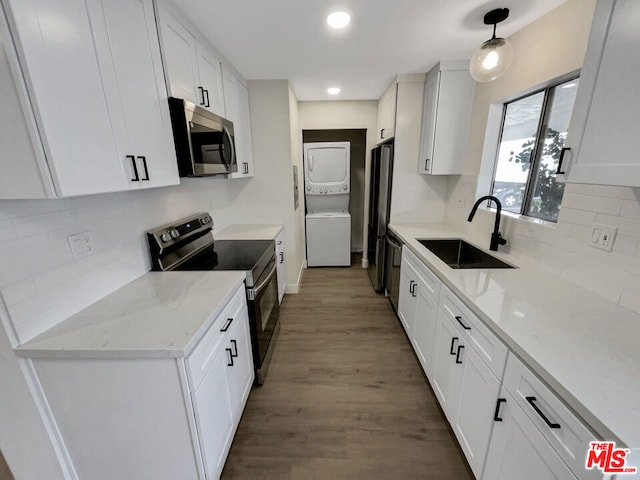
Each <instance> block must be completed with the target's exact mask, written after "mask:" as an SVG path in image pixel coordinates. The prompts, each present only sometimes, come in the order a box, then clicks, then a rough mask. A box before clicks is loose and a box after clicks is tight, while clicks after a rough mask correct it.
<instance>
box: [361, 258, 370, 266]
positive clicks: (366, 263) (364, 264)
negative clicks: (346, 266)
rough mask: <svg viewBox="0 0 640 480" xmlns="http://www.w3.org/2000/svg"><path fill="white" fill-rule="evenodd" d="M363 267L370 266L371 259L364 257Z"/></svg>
mask: <svg viewBox="0 0 640 480" xmlns="http://www.w3.org/2000/svg"><path fill="white" fill-rule="evenodd" d="M362 268H369V260H367V259H366V258H363V259H362Z"/></svg>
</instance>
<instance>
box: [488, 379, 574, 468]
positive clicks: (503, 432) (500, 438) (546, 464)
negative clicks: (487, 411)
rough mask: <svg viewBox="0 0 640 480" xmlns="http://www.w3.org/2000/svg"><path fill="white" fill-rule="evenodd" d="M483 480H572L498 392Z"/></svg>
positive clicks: (524, 418)
mask: <svg viewBox="0 0 640 480" xmlns="http://www.w3.org/2000/svg"><path fill="white" fill-rule="evenodd" d="M501 398H502V399H504V400H506V402H503V403H501V406H500V411H499V412H498V418H500V421H498V422H496V423H495V426H494V429H493V435H492V437H491V447H490V448H489V454H488V457H487V464H486V468H485V470H484V475H483V476H482V478H483V479H484V480H513V479H515V478H517V479H518V480H543V479H544V480H552V479H557V480H576V477H575V476H574V475H573V474H572V473H571V470H569V467H567V465H566V464H565V463H564V462H563V461H562V460H561V459H560V456H559V455H558V453H557V452H556V451H555V450H554V449H553V448H552V447H551V445H549V443H548V442H547V441H546V440H545V439H544V437H543V436H542V434H541V433H540V432H539V431H538V429H537V428H536V427H535V426H534V425H533V423H532V422H531V420H530V419H529V417H527V415H526V414H525V413H524V411H523V410H522V409H521V408H520V407H519V406H518V405H517V404H516V402H515V400H513V397H511V395H509V393H508V391H507V389H506V388H504V387H503V388H502V392H501Z"/></svg>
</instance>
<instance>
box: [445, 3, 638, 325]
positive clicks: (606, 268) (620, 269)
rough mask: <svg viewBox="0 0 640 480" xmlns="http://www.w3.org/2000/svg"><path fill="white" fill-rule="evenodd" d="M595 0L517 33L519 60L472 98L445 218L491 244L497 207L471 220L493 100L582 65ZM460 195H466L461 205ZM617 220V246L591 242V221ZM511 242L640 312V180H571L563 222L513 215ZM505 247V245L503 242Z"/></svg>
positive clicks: (506, 226)
mask: <svg viewBox="0 0 640 480" xmlns="http://www.w3.org/2000/svg"><path fill="white" fill-rule="evenodd" d="M594 5H595V0H568V1H567V2H566V3H564V4H563V5H561V6H560V7H558V8H557V9H555V10H553V11H551V12H550V13H548V14H547V15H545V16H543V17H541V18H540V19H538V20H537V21H536V22H534V23H532V24H530V25H528V26H527V27H525V28H523V29H522V30H520V31H519V32H517V33H516V34H514V35H513V36H511V37H510V41H511V43H512V45H513V50H514V60H513V64H512V65H511V67H510V68H509V70H508V71H507V72H506V73H505V75H503V76H502V77H501V78H499V79H498V80H496V81H494V82H491V83H487V84H478V85H477V88H476V94H475V97H474V103H473V112H472V120H471V128H470V133H469V145H468V149H467V155H466V161H465V170H464V171H465V175H463V176H461V177H452V179H451V180H450V185H449V192H448V198H447V211H446V221H447V223H450V224H453V225H455V226H457V227H459V228H461V229H463V230H466V231H468V233H469V234H470V235H471V236H472V237H473V238H474V239H475V240H476V241H477V242H478V243H480V244H481V245H483V246H485V247H487V246H488V244H489V236H490V232H491V231H492V230H493V226H492V224H493V213H488V212H486V211H480V212H479V215H478V216H477V217H476V219H474V221H473V223H472V224H469V223H467V222H466V216H467V215H468V213H469V210H470V209H471V206H472V204H473V201H474V199H475V198H476V194H478V195H480V194H483V193H488V192H482V191H481V192H476V185H477V183H478V173H479V172H480V164H481V159H482V149H483V143H484V136H485V130H486V126H487V114H488V111H489V106H490V105H491V104H492V103H493V102H497V101H499V100H501V99H504V98H506V97H510V96H512V95H514V94H516V93H518V92H520V91H522V90H525V89H527V88H529V87H532V86H534V85H537V84H539V83H543V82H545V81H548V80H550V79H552V78H554V77H557V76H560V75H562V74H564V73H567V72H570V71H572V70H575V69H577V68H580V67H581V66H582V62H583V59H584V52H585V48H586V41H587V37H588V33H589V29H590V26H591V17H592V14H593V8H594ZM459 202H460V203H466V205H465V206H464V208H460V207H459V206H458V205H459ZM593 222H596V223H604V224H607V225H614V226H617V227H618V229H619V230H618V238H616V241H615V244H614V247H613V252H611V253H608V252H604V251H601V250H597V249H594V248H592V247H590V246H588V243H589V241H590V238H591V224H592V223H593ZM502 231H503V234H504V236H505V238H507V240H508V244H507V245H506V248H505V250H509V251H510V252H511V253H512V254H514V255H515V256H516V258H517V257H526V258H529V259H531V258H533V259H535V261H536V262H537V263H538V264H539V265H541V266H542V267H544V268H546V269H548V270H550V271H552V272H554V273H557V274H559V275H561V276H563V277H565V278H567V279H569V280H571V281H574V282H575V283H577V284H579V285H581V286H583V287H585V288H588V289H590V290H592V291H593V292H595V293H597V294H598V295H602V296H603V297H605V298H607V299H609V300H611V301H613V302H616V303H619V304H620V305H622V306H624V307H626V308H629V309H631V310H634V311H636V312H640V188H626V187H624V188H623V187H606V186H594V185H575V184H573V185H572V184H568V185H567V186H566V188H565V193H564V198H563V201H562V206H561V210H560V217H559V220H558V223H557V225H553V224H540V223H536V222H531V221H524V220H517V219H514V218H512V217H509V218H507V219H505V220H504V221H503V226H502ZM501 248H503V247H501Z"/></svg>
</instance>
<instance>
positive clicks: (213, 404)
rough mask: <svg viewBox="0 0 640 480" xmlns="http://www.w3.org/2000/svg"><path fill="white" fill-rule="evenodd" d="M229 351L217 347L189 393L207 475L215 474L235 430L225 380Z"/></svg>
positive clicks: (220, 467) (219, 469)
mask: <svg viewBox="0 0 640 480" xmlns="http://www.w3.org/2000/svg"><path fill="white" fill-rule="evenodd" d="M229 363H231V354H230V352H229V351H228V350H225V349H224V348H221V349H219V351H218V353H217V354H216V359H215V360H214V361H213V363H212V364H211V367H210V368H209V371H208V372H207V373H206V375H205V376H204V378H203V380H202V383H200V386H199V387H198V389H197V390H196V391H195V393H193V394H192V397H193V408H194V410H195V415H196V425H197V428H198V438H199V439H200V449H201V451H202V457H203V460H204V466H205V471H206V474H207V478H210V479H212V478H218V476H219V475H220V472H221V471H222V467H223V466H224V462H225V460H226V457H227V452H228V449H229V446H230V443H231V440H232V435H233V432H234V421H233V412H232V408H231V401H230V397H229V388H228V386H227V385H228V382H227V365H228V364H229Z"/></svg>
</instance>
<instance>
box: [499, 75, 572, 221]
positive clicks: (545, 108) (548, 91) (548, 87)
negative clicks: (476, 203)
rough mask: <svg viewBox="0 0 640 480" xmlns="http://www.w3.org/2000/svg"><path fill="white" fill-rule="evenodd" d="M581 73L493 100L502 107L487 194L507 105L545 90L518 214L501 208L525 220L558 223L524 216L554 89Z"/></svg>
mask: <svg viewBox="0 0 640 480" xmlns="http://www.w3.org/2000/svg"><path fill="white" fill-rule="evenodd" d="M580 73H581V70H580V69H578V70H574V71H572V72H569V73H566V74H564V75H560V76H558V77H555V78H553V79H551V80H549V81H548V82H544V83H543V84H539V85H536V86H535V87H532V88H529V89H526V90H524V91H522V92H519V93H518V94H516V95H514V96H513V97H509V98H506V99H503V100H502V101H498V102H495V104H497V105H499V106H500V108H501V115H500V124H499V128H498V129H497V133H498V135H497V141H496V142H495V146H494V148H495V150H494V152H493V158H492V163H493V168H492V174H491V182H490V183H489V194H490V195H493V192H494V189H495V181H496V173H497V170H498V159H499V156H500V145H501V144H502V136H503V133H504V124H505V120H506V115H507V106H508V105H509V104H511V103H514V102H517V101H519V100H522V99H524V98H527V97H532V96H534V95H536V94H538V93H540V92H544V97H543V101H542V108H541V110H540V118H539V119H538V126H537V128H536V141H535V145H534V146H533V149H532V151H531V157H532V160H531V163H530V166H529V173H528V174H527V181H526V183H525V188H524V192H523V194H522V204H521V205H520V211H519V212H517V213H516V212H512V211H510V210H503V211H505V212H508V213H511V214H513V215H518V216H520V217H524V218H526V219H530V220H535V221H538V222H547V223H549V224H553V225H555V224H556V223H557V221H556V222H553V221H551V220H545V219H543V218H539V217H535V216H533V215H527V213H526V212H528V211H529V208H530V207H531V202H532V201H533V197H532V195H533V194H532V193H531V192H532V190H533V188H534V182H535V178H536V177H535V175H534V172H537V171H538V168H539V167H540V162H541V160H542V155H538V152H539V151H540V150H541V148H544V141H545V139H546V135H542V134H541V132H546V129H547V127H548V125H549V116H550V109H549V107H550V105H551V103H552V102H553V98H554V95H555V88H556V87H558V86H559V85H562V84H563V83H567V82H570V81H572V80H576V79H580ZM488 131H489V126H487V132H488ZM561 205H562V203H561Z"/></svg>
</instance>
